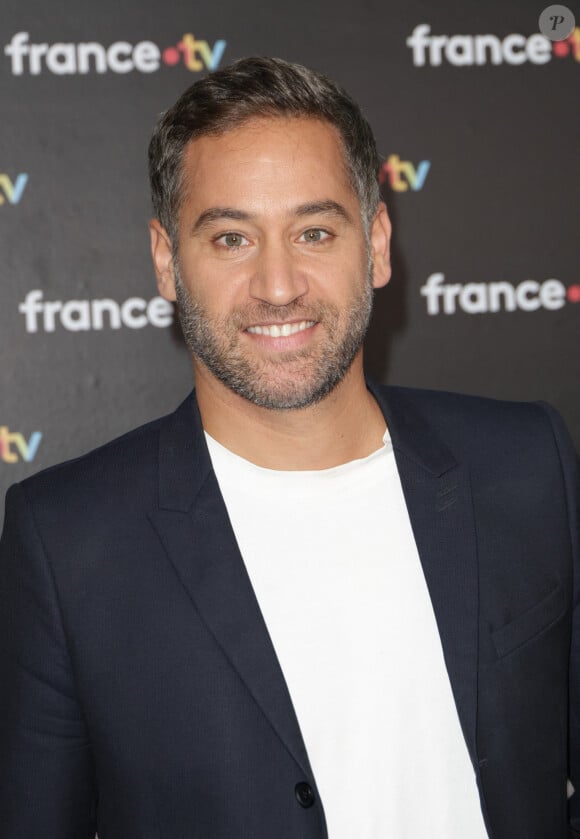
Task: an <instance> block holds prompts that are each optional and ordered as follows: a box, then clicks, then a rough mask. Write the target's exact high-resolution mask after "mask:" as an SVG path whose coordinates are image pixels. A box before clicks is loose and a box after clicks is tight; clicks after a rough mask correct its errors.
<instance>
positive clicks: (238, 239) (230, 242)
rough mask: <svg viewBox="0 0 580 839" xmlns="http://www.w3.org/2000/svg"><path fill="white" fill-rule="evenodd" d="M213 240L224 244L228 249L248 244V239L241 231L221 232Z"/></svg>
mask: <svg viewBox="0 0 580 839" xmlns="http://www.w3.org/2000/svg"><path fill="white" fill-rule="evenodd" d="M214 241H215V242H218V243H219V244H220V245H223V246H225V247H226V248H228V249H229V250H234V249H235V248H240V247H242V245H247V244H248V240H247V239H246V237H245V236H242V234H241V233H222V234H221V235H220V236H217V237H216V238H215V240H214Z"/></svg>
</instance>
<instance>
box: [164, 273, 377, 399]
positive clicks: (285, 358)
mask: <svg viewBox="0 0 580 839" xmlns="http://www.w3.org/2000/svg"><path fill="white" fill-rule="evenodd" d="M174 270H175V286H176V296H177V312H178V317H179V322H180V325H181V329H182V332H183V337H184V339H185V343H186V344H187V346H188V348H189V350H190V352H191V353H192V354H193V356H194V357H195V358H196V359H197V360H198V361H199V362H201V363H202V364H203V365H204V366H205V367H206V368H207V369H208V370H209V372H210V373H211V374H212V375H213V376H215V378H216V379H218V380H219V381H220V382H222V384H224V385H225V386H226V387H228V388H229V389H230V390H232V391H233V392H234V393H236V394H238V396H241V397H243V398H244V399H246V400H248V401H249V402H251V403H253V404H254V405H257V406H259V407H261V408H269V409H270V410H275V411H285V410H297V409H300V408H307V407H310V406H312V405H316V404H317V403H318V402H320V401H321V400H323V399H324V398H325V397H326V396H328V395H329V394H330V393H331V392H332V391H333V390H334V388H335V387H336V386H337V385H338V384H339V383H340V382H341V381H342V380H343V378H344V376H345V375H346V373H347V372H348V370H349V369H350V367H351V365H352V363H353V361H354V358H355V356H356V354H357V352H358V351H359V349H360V347H361V346H362V343H363V341H364V337H365V334H366V331H367V329H368V325H369V321H370V316H371V311H372V304H373V289H372V262H371V260H370V258H369V262H368V275H367V282H366V283H365V285H364V288H363V289H362V290H361V293H360V294H359V295H358V296H357V297H356V298H353V299H352V300H351V302H350V305H349V307H348V309H347V310H346V311H345V312H343V319H342V324H341V317H340V315H341V313H340V310H339V309H338V308H337V307H336V306H332V305H330V304H327V303H311V304H307V305H304V304H302V303H301V302H300V301H294V302H293V303H290V304H289V305H287V306H272V305H269V304H267V303H261V304H256V305H254V306H247V307H245V308H244V309H239V310H237V311H235V312H233V313H232V314H231V315H230V316H228V317H223V318H217V319H215V320H213V321H212V320H210V318H209V317H208V315H207V312H206V310H205V309H204V308H203V306H201V304H200V303H198V302H196V301H195V300H194V299H193V298H192V297H191V295H190V294H189V292H188V291H187V289H186V288H185V286H184V284H183V282H182V280H181V276H180V274H179V268H178V265H177V259H175V260H174ZM296 318H300V320H305V321H316V322H319V323H321V324H322V325H323V327H324V329H325V330H326V338H325V339H324V341H322V342H321V343H320V344H318V346H317V348H316V350H314V351H313V350H311V349H309V348H305V349H299V350H291V351H288V352H285V353H280V354H279V356H278V357H277V358H274V359H270V360H268V361H264V362H257V361H252V359H250V358H248V357H247V356H246V355H245V354H244V353H243V351H242V350H241V348H240V344H239V332H240V330H243V329H244V328H246V327H247V326H248V325H250V324H253V323H260V322H268V321H270V322H272V321H278V322H284V321H287V320H291V319H296ZM276 368H278V369H279V371H280V378H279V379H276V380H274V381H273V377H272V373H273V372H274V374H275V372H276ZM289 372H291V373H292V375H291V376H290V378H289V380H288V379H286V378H285V374H287V373H289ZM268 373H269V374H270V375H268Z"/></svg>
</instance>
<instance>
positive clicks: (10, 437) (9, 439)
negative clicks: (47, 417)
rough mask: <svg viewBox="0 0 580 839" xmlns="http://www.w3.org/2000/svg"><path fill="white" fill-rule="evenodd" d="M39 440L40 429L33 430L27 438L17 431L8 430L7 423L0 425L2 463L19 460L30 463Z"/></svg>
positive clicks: (40, 435) (40, 436)
mask: <svg viewBox="0 0 580 839" xmlns="http://www.w3.org/2000/svg"><path fill="white" fill-rule="evenodd" d="M41 440H42V434H41V432H40V431H33V432H32V434H31V435H30V437H29V438H28V440H27V439H26V437H25V436H24V435H23V434H21V433H20V432H19V431H10V429H9V428H8V426H7V425H0V460H3V461H4V463H18V462H19V461H20V460H23V461H24V462H25V463H30V462H31V461H33V460H34V458H35V456H36V453H37V451H38V447H39V446H40V441H41Z"/></svg>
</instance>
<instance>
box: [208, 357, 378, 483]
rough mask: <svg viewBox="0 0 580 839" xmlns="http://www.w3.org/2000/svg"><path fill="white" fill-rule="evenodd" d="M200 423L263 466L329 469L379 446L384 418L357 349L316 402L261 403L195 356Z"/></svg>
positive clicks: (237, 450) (284, 468)
mask: <svg viewBox="0 0 580 839" xmlns="http://www.w3.org/2000/svg"><path fill="white" fill-rule="evenodd" d="M194 370H195V380H196V395H197V401H198V405H199V410H200V413H201V419H202V422H203V427H204V429H205V430H206V431H207V433H208V434H210V435H211V436H212V437H213V438H214V439H215V440H217V441H218V442H219V443H221V444H222V445H223V446H225V447H226V448H228V449H230V451H232V452H234V453H235V454H237V455H239V456H240V457H243V458H245V459H246V460H250V461H251V462H252V463H255V464H256V465H258V466H264V467H266V468H268V469H281V470H306V469H309V470H310V469H329V468H331V467H332V466H339V465H340V464H342V463H347V462H349V461H350V460H355V459H357V458H361V457H366V456H367V455H369V454H371V453H372V452H374V451H376V450H377V449H379V448H380V446H381V443H382V438H383V435H384V432H385V420H384V418H383V415H382V412H381V410H380V408H379V406H378V405H377V403H376V401H375V399H374V397H373V396H372V394H371V393H370V392H369V391H368V390H367V387H366V383H365V380H364V375H363V368H362V353H361V352H359V354H358V355H357V357H356V358H355V360H354V362H353V364H352V366H351V367H350V369H349V371H348V372H347V374H346V376H345V377H344V379H343V380H342V381H341V382H340V384H338V385H337V387H336V388H335V389H334V390H333V391H332V393H330V394H329V395H328V396H327V397H325V398H324V399H323V400H322V401H321V402H319V403H318V404H317V405H312V406H310V407H308V408H301V409H297V410H284V411H274V410H271V409H268V408H260V407H258V406H256V405H254V404H252V403H251V402H248V401H247V400H246V399H244V398H243V397H241V396H238V395H237V394H236V393H234V392H233V391H231V390H230V389H229V388H227V387H226V386H225V385H223V384H222V383H221V382H219V381H218V380H217V379H215V378H214V377H213V376H212V375H211V374H210V373H209V371H208V370H207V369H206V368H205V367H202V366H201V365H200V364H198V363H196V362H195V361H194Z"/></svg>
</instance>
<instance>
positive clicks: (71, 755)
mask: <svg viewBox="0 0 580 839" xmlns="http://www.w3.org/2000/svg"><path fill="white" fill-rule="evenodd" d="M96 799H97V794H96V783H95V777H94V769H93V761H92V756H91V749H90V743H89V738H88V734H87V729H86V725H85V722H84V720H83V717H82V713H81V709H80V706H79V702H78V700H77V697H76V695H75V686H74V678H73V673H72V667H71V659H70V655H69V650H68V646H67V639H66V637H65V632H64V629H63V623H62V619H61V613H60V609H59V602H58V594H57V590H56V586H55V581H54V578H53V575H52V572H51V568H50V564H49V560H48V557H47V556H46V554H45V551H44V549H43V545H42V541H41V538H40V536H39V534H38V531H37V529H36V526H35V523H34V519H33V516H32V512H31V509H30V506H29V504H28V503H27V499H26V495H25V490H24V489H23V487H21V486H18V485H16V486H14V487H12V488H11V489H10V490H9V492H8V495H7V498H6V519H5V526H4V532H3V534H2V538H1V540H0V839H94V837H95V828H96V824H95V823H96Z"/></svg>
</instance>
